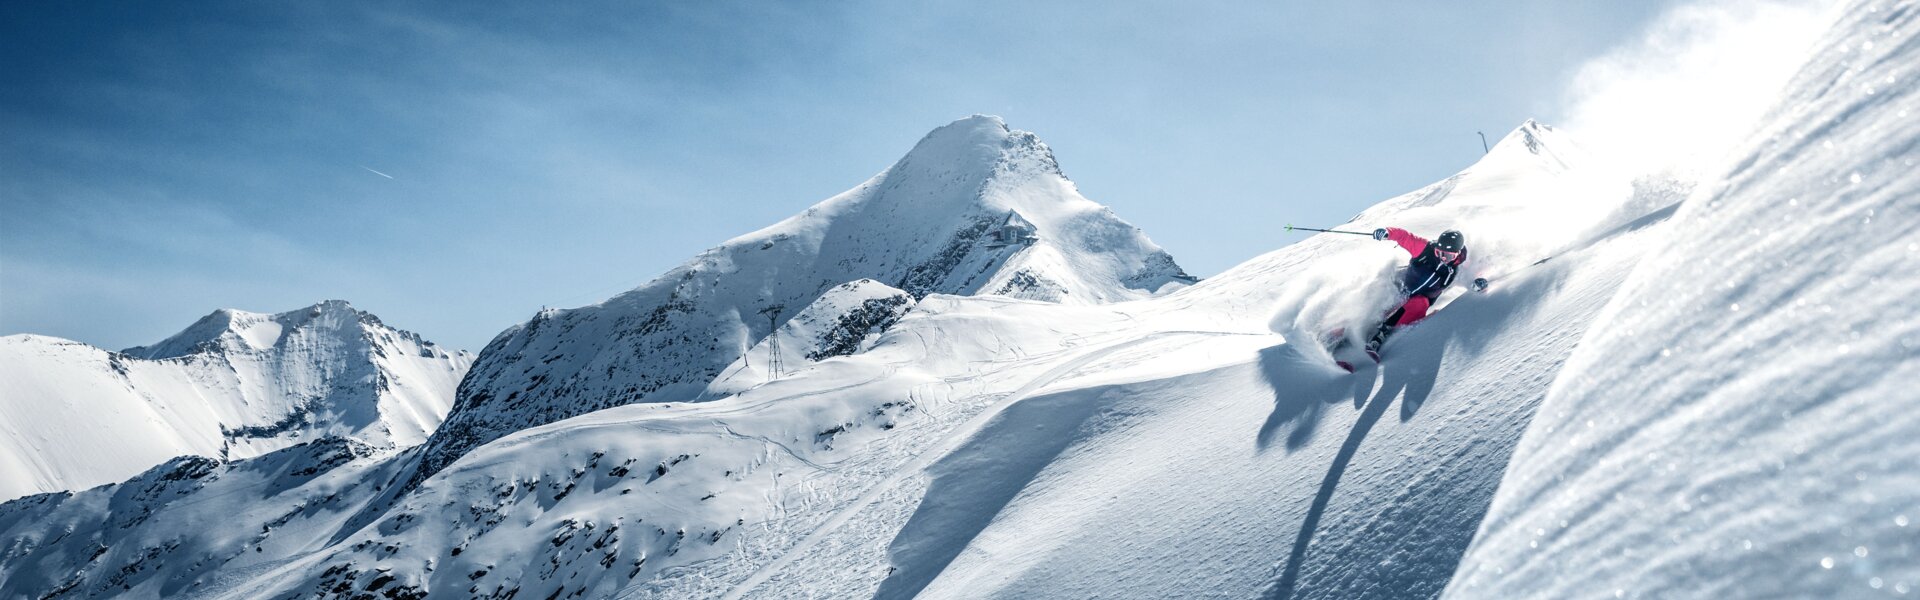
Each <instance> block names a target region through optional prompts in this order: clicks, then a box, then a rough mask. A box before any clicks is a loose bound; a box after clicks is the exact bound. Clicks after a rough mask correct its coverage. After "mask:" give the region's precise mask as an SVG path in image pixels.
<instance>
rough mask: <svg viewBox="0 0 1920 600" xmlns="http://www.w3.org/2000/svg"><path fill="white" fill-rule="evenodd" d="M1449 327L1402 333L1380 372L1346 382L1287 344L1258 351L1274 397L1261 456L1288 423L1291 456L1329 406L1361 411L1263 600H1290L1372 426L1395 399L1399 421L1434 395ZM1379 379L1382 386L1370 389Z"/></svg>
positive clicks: (1362, 372) (1366, 369)
mask: <svg viewBox="0 0 1920 600" xmlns="http://www.w3.org/2000/svg"><path fill="white" fill-rule="evenodd" d="M1451 329H1452V328H1450V327H1440V328H1432V329H1430V330H1429V331H1419V330H1410V331H1405V332H1402V338H1401V339H1399V340H1396V341H1397V342H1398V343H1396V344H1395V345H1394V347H1393V348H1391V350H1393V351H1394V352H1393V356H1391V357H1390V358H1389V359H1388V360H1387V361H1386V362H1384V363H1382V364H1380V365H1379V366H1377V367H1375V366H1371V365H1360V369H1359V370H1358V371H1357V372H1355V373H1353V374H1352V375H1351V376H1349V375H1346V374H1331V373H1329V372H1328V371H1327V370H1326V369H1325V368H1323V367H1316V366H1314V365H1312V364H1309V362H1308V361H1307V360H1305V359H1304V358H1303V357H1301V356H1300V355H1299V353H1297V352H1295V351H1294V350H1293V349H1292V348H1290V347H1288V345H1286V344H1281V345H1277V346H1274V347H1270V348H1267V349H1264V350H1262V351H1261V352H1260V362H1261V367H1262V368H1261V371H1262V373H1263V375H1264V376H1265V377H1266V379H1267V382H1268V384H1269V385H1271V386H1272V387H1273V390H1274V411H1273V413H1272V414H1270V415H1269V416H1268V417H1267V423H1266V425H1265V426H1263V427H1262V428H1261V431H1260V439H1259V440H1258V444H1257V445H1258V447H1260V448H1261V449H1263V450H1264V449H1265V448H1266V447H1267V446H1268V445H1270V444H1271V443H1272V439H1273V437H1275V436H1277V435H1278V433H1279V430H1280V429H1281V428H1283V427H1284V426H1286V425H1288V424H1291V425H1292V430H1291V431H1290V432H1289V433H1288V435H1287V440H1286V444H1287V449H1288V450H1289V451H1292V450H1296V449H1299V448H1301V447H1302V446H1305V445H1306V443H1307V442H1308V441H1310V440H1311V439H1312V437H1313V430H1314V429H1315V428H1316V427H1317V426H1318V424H1319V420H1320V419H1321V418H1322V415H1323V413H1324V412H1325V411H1326V410H1328V407H1330V406H1332V405H1334V404H1336V403H1339V402H1341V401H1343V400H1347V399H1351V400H1352V401H1353V403H1354V407H1355V408H1358V409H1360V410H1361V412H1360V416H1359V417H1358V418H1357V419H1356V420H1355V421H1354V424H1353V429H1352V430H1351V431H1349V432H1348V433H1347V439H1346V441H1345V442H1344V443H1342V444H1341V445H1340V450H1339V453H1338V454H1336V455H1335V456H1334V459H1333V464H1332V466H1331V467H1329V468H1328V469H1327V475H1326V477H1325V478H1324V479H1323V480H1321V482H1320V490H1319V492H1318V493H1317V494H1315V495H1314V499H1313V504H1312V505H1311V506H1310V507H1309V508H1308V509H1307V516H1306V520H1305V521H1304V522H1303V523H1302V524H1301V525H1300V533H1299V535H1298V536H1297V537H1296V538H1295V539H1294V543H1293V551H1292V552H1291V554H1290V555H1289V556H1288V557H1287V562H1286V565H1285V567H1284V570H1283V571H1282V573H1281V575H1280V578H1279V581H1277V582H1276V583H1275V584H1274V585H1273V586H1272V587H1270V588H1269V589H1268V591H1267V593H1266V594H1265V596H1266V597H1267V598H1283V599H1284V598H1292V597H1293V592H1294V590H1295V586H1296V585H1297V584H1298V581H1299V576H1300V569H1301V566H1302V564H1303V562H1304V559H1305V558H1306V553H1307V547H1308V546H1309V545H1310V544H1311V542H1312V541H1313V534H1314V532H1315V531H1316V530H1318V529H1319V526H1320V518H1321V516H1322V515H1324V514H1325V513H1326V509H1327V504H1328V503H1329V502H1331V501H1332V500H1333V491H1334V489H1335V488H1336V487H1338V486H1339V484H1340V478H1341V477H1342V476H1344V475H1345V474H1346V472H1347V466H1348V465H1349V464H1350V463H1351V462H1352V461H1353V457H1354V455H1355V454H1357V453H1358V452H1359V450H1360V443H1361V442H1362V441H1364V440H1366V437H1367V434H1368V433H1369V432H1371V431H1372V430H1373V426H1374V424H1375V423H1377V422H1379V420H1380V417H1381V416H1383V415H1385V414H1386V412H1387V408H1388V406H1389V405H1391V404H1392V403H1393V399H1394V398H1395V397H1401V398H1402V401H1401V405H1400V420H1401V421H1406V420H1408V419H1412V418H1413V416H1414V415H1415V414H1416V413H1418V412H1419V410H1420V407H1421V406H1423V405H1425V404H1426V401H1427V398H1428V397H1429V396H1431V395H1432V394H1433V387H1434V381H1435V379H1436V378H1437V377H1438V376H1439V371H1440V361H1441V358H1442V354H1443V353H1444V351H1445V350H1446V348H1447V342H1448V341H1449V340H1448V338H1450V337H1452V336H1451ZM1376 376H1378V381H1379V383H1380V386H1379V387H1378V388H1377V389H1376V388H1375V387H1374V382H1375V379H1376Z"/></svg>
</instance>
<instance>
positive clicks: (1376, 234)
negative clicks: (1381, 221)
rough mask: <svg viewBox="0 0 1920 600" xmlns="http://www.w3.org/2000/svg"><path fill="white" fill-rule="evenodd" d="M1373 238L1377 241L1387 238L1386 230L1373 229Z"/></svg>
mask: <svg viewBox="0 0 1920 600" xmlns="http://www.w3.org/2000/svg"><path fill="white" fill-rule="evenodd" d="M1373 239H1374V240H1375V241H1379V240H1384V239H1387V230H1385V229H1375V230H1373Z"/></svg>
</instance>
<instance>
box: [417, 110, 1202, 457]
mask: <svg viewBox="0 0 1920 600" xmlns="http://www.w3.org/2000/svg"><path fill="white" fill-rule="evenodd" d="M860 279H872V280H875V281H877V282H879V283H883V284H886V285H889V286H892V287H895V288H898V289H900V290H903V291H905V292H907V293H908V294H910V295H912V296H913V297H915V298H919V297H923V296H925V295H927V294H930V293H944V294H965V295H973V294H992V295H1001V296H1010V297H1018V298H1032V299H1040V300H1048V301H1053V302H1060V303H1066V304H1080V303H1103V302H1113V301H1120V300H1131V299H1138V298H1145V297H1148V296H1150V295H1152V294H1154V293H1157V292H1160V291H1166V290H1172V289H1175V288H1178V287H1180V286H1182V285H1184V284H1186V283H1191V282H1192V281H1193V278H1191V277H1189V276H1188V275H1187V274H1186V273H1184V272H1183V271H1181V269H1180V267H1179V266H1178V265H1177V264H1175V263H1174V262H1173V259H1172V257H1170V256H1169V255H1167V253H1166V252H1164V251H1162V250H1161V249H1160V248H1159V247H1158V246H1155V245H1154V244H1153V242H1152V241H1149V240H1148V239H1147V237H1146V235H1145V234H1144V233H1142V232H1141V231H1140V230H1139V229H1137V228H1135V227H1133V226H1132V225H1129V224H1127V223H1126V222H1125V221H1121V220H1120V219H1119V218H1118V217H1115V216H1114V215H1113V213H1112V212H1111V211H1109V210H1107V209H1106V208H1105V207H1102V206H1100V205H1098V204H1095V203H1093V202H1091V201H1089V200H1087V199H1086V198H1084V197H1081V196H1080V194H1079V192H1078V191H1077V190H1076V189H1075V188H1074V186H1073V183H1072V182H1070V181H1068V180H1067V179H1066V177H1065V176H1064V175H1063V174H1062V173H1061V172H1060V167H1059V165H1058V164H1057V163H1055V161H1054V159H1053V154H1052V152H1051V151H1050V150H1048V148H1047V146H1046V144H1043V143H1041V142H1040V140H1039V139H1038V138H1036V137H1035V136H1034V135H1033V134H1031V133H1028V132H1024V131H1017V130H1011V129H1008V128H1007V126H1006V124H1005V123H1003V122H1001V120H1000V119H999V118H998V117H987V116H978V115H976V116H973V117H969V118H966V119H961V120H959V121H955V122H953V123H951V124H948V125H946V126H943V127H940V128H938V129H935V130H934V131H933V132H931V133H929V134H927V136H926V137H925V138H923V139H922V140H920V142H919V143H918V144H917V145H915V146H914V148H913V150H912V151H911V152H908V153H907V155H906V156H905V157H904V158H901V159H900V161H899V162H897V163H895V164H894V165H893V166H892V167H889V168H888V169H887V170H886V171H884V172H882V173H880V174H879V175H876V176H874V177H873V178H872V179H870V180H868V181H867V182H865V183H862V184H860V185H859V186H858V187H855V188H853V189H852V190H848V191H846V192H844V193H841V194H840V195H838V196H835V197H833V198H829V199H827V200H826V201H824V202H821V203H819V204H817V205H815V206H813V207H812V208H809V209H807V210H806V211H805V212H803V213H801V214H799V215H795V216H793V217H791V218H788V219H786V220H784V221H781V222H780V223H777V224H774V225H772V226H770V227H767V228H765V229H762V230H760V231H756V232H754V233H750V234H747V235H744V236H741V237H738V238H735V239H733V240H730V241H728V242H726V243H725V244H722V245H720V246H719V247H716V248H713V249H711V250H708V251H706V252H704V253H702V254H700V255H699V256H696V257H694V258H693V260H691V261H688V262H687V263H686V264H683V265H681V266H680V267H677V268H675V269H673V270H671V271H668V272H667V273H666V274H664V275H662V276H660V277H659V278H658V279H655V280H654V281H652V282H650V283H648V284H646V285H643V286H641V287H639V288H636V289H634V290H632V291H629V292H626V293H623V294H620V295H618V296H615V297H614V298H612V299H609V300H607V301H605V302H603V303H600V304H597V305H593V306H587V307H582V308H577V309H572V310H555V311H547V312H543V313H541V314H539V315H537V316H535V317H534V319H533V320H531V321H528V322H527V323H525V324H522V325H519V326H516V327H513V328H511V329H508V330H507V331H505V332H503V333H501V334H500V335H499V336H498V337H496V338H495V339H494V340H493V342H492V343H490V344H488V345H487V348H486V349H485V350H483V351H482V352H481V353H480V357H479V359H478V360H477V361H476V363H475V365H474V372H473V375H472V376H471V377H469V378H468V380H467V381H465V382H464V383H463V384H462V386H461V388H460V391H459V399H458V401H457V402H456V404H455V407H454V409H453V412H452V414H451V415H450V416H449V417H448V419H447V424H446V426H445V427H443V428H442V429H441V430H440V431H438V432H436V433H435V434H434V436H433V438H432V439H431V440H430V441H429V443H428V451H427V453H426V455H425V457H426V458H425V462H424V464H423V465H422V468H421V469H420V470H419V471H418V475H417V476H416V479H415V480H416V481H417V479H418V477H424V476H426V475H430V474H432V473H433V472H435V471H438V470H439V469H440V468H441V467H443V466H445V465H446V464H447V463H450V462H452V461H453V460H454V459H456V458H458V457H460V456H461V455H462V454H464V453H466V451H467V450H468V449H470V448H473V447H474V446H477V445H479V444H482V443H485V442H488V441H491V440H493V439H495V438H498V437H500V436H502V435H505V434H507V433H511V432H513V431H517V430H520V429H524V428H527V427H532V426H537V425H542V424H545V423H550V422H553V421H557V420H560V419H563V418H566V417H571V416H575V415H580V414H585V413H588V412H591V411H594V410H599V409H602V408H608V407H612V406H619V405H623V404H632V403H636V402H662V401H685V400H693V399H696V398H702V397H713V396H714V395H715V394H709V393H707V391H706V388H707V386H708V385H709V384H710V383H712V382H713V381H714V379H715V378H716V377H718V376H720V375H721V374H722V373H723V372H724V371H726V369H727V367H728V366H729V365H730V364H732V363H734V362H735V361H736V360H739V359H741V357H743V356H745V355H747V354H748V352H749V350H750V349H752V348H753V347H754V346H755V345H756V344H757V343H759V342H760V341H761V340H762V339H764V338H766V337H767V335H768V334H769V333H771V332H772V331H773V329H774V327H775V324H776V323H781V322H785V321H786V320H787V319H789V318H791V317H792V316H793V315H795V314H797V313H798V312H799V311H800V310H802V309H803V308H805V307H806V306H807V305H808V304H810V303H812V302H813V301H814V300H815V299H817V298H819V297H820V296H821V295H822V294H823V293H826V292H828V291H829V290H831V289H833V288H834V287H836V286H839V285H842V284H845V283H848V282H852V281H855V280H860ZM770 317H771V318H770ZM724 391H725V390H716V393H721V392H724Z"/></svg>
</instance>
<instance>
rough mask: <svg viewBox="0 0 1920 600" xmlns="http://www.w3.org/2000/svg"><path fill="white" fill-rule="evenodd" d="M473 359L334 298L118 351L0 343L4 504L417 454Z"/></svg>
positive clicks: (230, 313)
mask: <svg viewBox="0 0 1920 600" xmlns="http://www.w3.org/2000/svg"><path fill="white" fill-rule="evenodd" d="M471 361H472V355H470V354H468V353H466V352H461V351H447V350H444V349H441V348H440V347H438V346H436V345H434V344H433V343H431V342H428V341H426V340H422V339H420V337H419V336H418V335H415V334H412V333H409V332H405V331H401V330H398V329H393V328H391V327H387V326H386V325H384V324H382V323H381V322H380V321H379V319H377V318H375V317H374V316H373V315H371V314H367V313H364V312H360V311H358V310H355V309H354V308H353V307H351V306H349V305H347V303H345V302H341V301H337V300H334V301H327V302H323V303H320V304H316V305H314V306H311V307H308V308H304V309H300V310H295V311H291V312H285V313H281V314H277V315H268V314H258V313H249V312H244V311H237V310H226V309H223V310H218V311H214V312H213V314H210V315H208V316H206V317H205V318H202V319H200V320H199V321H197V322H195V323H194V324H193V325H192V326H190V327H188V328H187V329H186V330H184V331H182V332H180V333H179V334H177V335H174V336H173V337H170V338H167V339H166V340H164V341H162V342H160V343H157V344H154V345H152V346H144V347H139V348H131V349H128V350H126V351H124V352H110V351H106V350H101V349H99V348H94V347H92V346H88V345H85V344H81V343H79V342H72V341H67V340H61V339H57V338H50V337H45V336H35V335H14V336H7V337H4V338H0V498H9V499H10V498H17V497H20V496H23V495H26V494H31V493H36V492H51V491H58V490H77V489H85V488H88V487H93V486H95V485H100V484H103V483H109V482H115V481H120V480H122V479H126V478H128V477H131V476H133V475H134V474H137V473H140V472H142V471H145V470H147V469H148V468H151V467H153V466H154V465H158V464H160V463H162V462H165V461H167V460H168V459H171V458H174V457H176V456H184V455H194V456H202V457H210V458H217V459H222V460H225V459H236V458H246V457H251V456H258V455H261V454H264V453H267V452H271V451H273V450H278V449H281V448H286V447H288V446H292V445H294V444H299V443H302V442H307V441H311V440H315V439H319V438H321V437H325V436H340V437H346V438H351V439H353V440H356V441H358V442H360V443H364V444H367V445H370V446H373V447H376V448H395V447H405V446H411V445H416V444H419V443H421V442H423V441H425V440H426V437H427V434H429V433H431V432H432V431H433V429H434V427H436V426H437V425H438V424H439V422H440V420H441V419H442V418H444V416H445V415H446V412H447V409H448V407H449V405H450V404H451V402H452V398H453V390H454V386H455V385H456V384H457V383H458V382H459V380H460V377H461V376H462V375H463V374H464V373H465V371H466V368H467V366H468V364H469V363H470V362H471Z"/></svg>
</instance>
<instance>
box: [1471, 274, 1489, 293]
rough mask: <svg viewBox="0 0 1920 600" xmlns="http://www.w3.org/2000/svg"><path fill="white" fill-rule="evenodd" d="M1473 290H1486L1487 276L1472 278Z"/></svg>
mask: <svg viewBox="0 0 1920 600" xmlns="http://www.w3.org/2000/svg"><path fill="white" fill-rule="evenodd" d="M1473 291H1476V292H1484V291H1487V278H1485V277H1481V278H1478V279H1474V280H1473Z"/></svg>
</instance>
